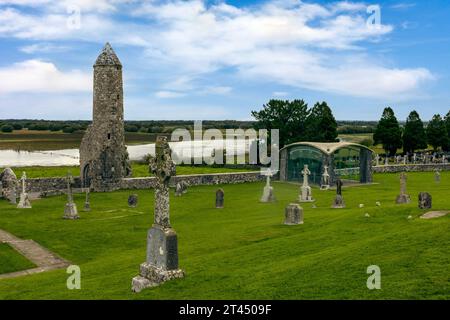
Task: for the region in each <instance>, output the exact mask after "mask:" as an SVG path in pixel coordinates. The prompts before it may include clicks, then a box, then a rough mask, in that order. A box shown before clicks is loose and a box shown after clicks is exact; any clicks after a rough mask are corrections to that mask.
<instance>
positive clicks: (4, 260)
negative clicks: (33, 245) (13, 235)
mask: <svg viewBox="0 0 450 320" xmlns="http://www.w3.org/2000/svg"><path fill="white" fill-rule="evenodd" d="M34 267H35V265H34V264H33V263H32V262H30V261H28V260H27V259H26V258H24V257H23V256H22V255H21V254H19V253H18V252H17V251H15V250H14V249H13V248H11V247H10V246H9V244H7V243H0V274H2V273H10V272H16V271H22V270H26V269H31V268H34Z"/></svg>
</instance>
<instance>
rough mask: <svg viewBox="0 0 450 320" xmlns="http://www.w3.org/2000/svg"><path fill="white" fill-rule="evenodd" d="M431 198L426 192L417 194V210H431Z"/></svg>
mask: <svg viewBox="0 0 450 320" xmlns="http://www.w3.org/2000/svg"><path fill="white" fill-rule="evenodd" d="M431 204H432V198H431V195H430V194H429V193H428V192H421V193H419V209H431Z"/></svg>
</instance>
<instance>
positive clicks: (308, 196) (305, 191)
mask: <svg viewBox="0 0 450 320" xmlns="http://www.w3.org/2000/svg"><path fill="white" fill-rule="evenodd" d="M310 174H311V171H309V168H308V165H307V164H305V165H304V167H303V171H302V175H303V185H302V186H301V188H300V195H299V197H298V198H299V199H298V201H300V202H313V201H314V199H313V197H312V191H311V187H310V186H309V182H308V177H309V175H310Z"/></svg>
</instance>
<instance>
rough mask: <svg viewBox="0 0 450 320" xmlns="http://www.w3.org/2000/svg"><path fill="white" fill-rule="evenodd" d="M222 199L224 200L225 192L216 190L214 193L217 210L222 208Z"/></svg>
mask: <svg viewBox="0 0 450 320" xmlns="http://www.w3.org/2000/svg"><path fill="white" fill-rule="evenodd" d="M224 198H225V192H224V191H223V190H222V189H218V190H217V191H216V208H217V209H222V208H223V202H224Z"/></svg>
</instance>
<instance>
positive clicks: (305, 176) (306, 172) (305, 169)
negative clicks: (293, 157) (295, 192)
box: [302, 164, 311, 187]
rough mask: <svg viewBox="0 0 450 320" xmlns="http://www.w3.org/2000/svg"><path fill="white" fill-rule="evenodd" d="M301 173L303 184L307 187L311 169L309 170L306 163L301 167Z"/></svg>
mask: <svg viewBox="0 0 450 320" xmlns="http://www.w3.org/2000/svg"><path fill="white" fill-rule="evenodd" d="M302 174H303V186H306V187H307V186H309V183H308V176H309V175H310V174H311V171H309V169H308V165H307V164H305V166H304V167H303V171H302Z"/></svg>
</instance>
